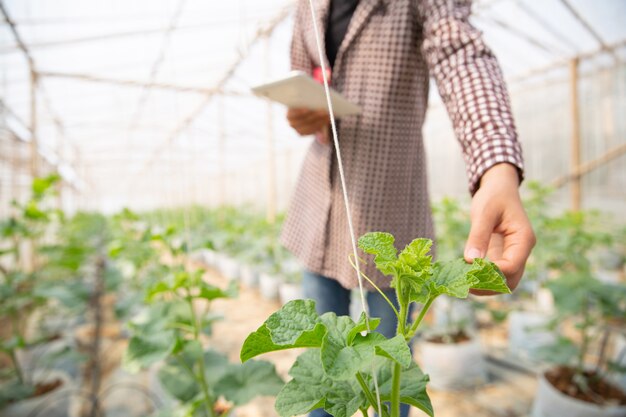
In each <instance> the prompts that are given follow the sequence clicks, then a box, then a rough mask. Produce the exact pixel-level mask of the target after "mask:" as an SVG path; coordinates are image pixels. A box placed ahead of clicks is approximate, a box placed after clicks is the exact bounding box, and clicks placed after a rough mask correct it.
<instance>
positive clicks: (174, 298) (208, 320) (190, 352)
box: [124, 230, 283, 417]
mask: <svg viewBox="0 0 626 417" xmlns="http://www.w3.org/2000/svg"><path fill="white" fill-rule="evenodd" d="M172 236H173V230H170V231H166V233H164V234H160V235H155V236H153V239H154V240H158V241H160V242H162V243H163V245H164V246H165V247H166V248H167V256H166V257H167V258H169V259H170V262H173V263H172V264H163V265H162V266H163V267H164V269H165V270H166V271H167V272H166V275H165V276H164V277H162V278H161V279H159V280H158V281H156V282H155V283H154V284H153V285H152V286H151V287H149V288H148V289H147V291H146V303H147V307H146V309H145V310H144V311H143V312H141V313H140V314H139V315H138V316H137V317H136V318H135V320H134V321H133V322H132V323H131V330H132V334H133V335H132V338H131V339H130V342H129V346H128V351H127V352H126V355H125V357H124V365H125V367H126V369H128V370H130V371H137V370H139V369H142V368H146V367H148V366H150V365H153V364H155V363H157V362H159V361H161V360H164V361H165V362H164V366H163V367H162V368H160V370H159V373H158V376H159V381H160V382H161V385H162V386H163V388H164V389H165V391H166V392H167V393H168V394H170V395H171V396H172V397H173V398H175V399H177V400H178V406H177V407H176V408H177V410H178V412H180V413H182V414H181V415H190V416H191V415H193V416H204V417H219V416H222V415H226V414H227V413H228V411H229V410H230V407H226V408H224V407H221V406H220V403H219V400H220V399H225V400H226V401H228V402H230V404H232V405H235V406H237V405H241V404H245V403H247V402H248V401H250V400H251V399H252V398H253V397H255V396H256V395H275V394H276V393H277V392H278V390H279V389H280V387H281V386H282V384H283V381H282V380H281V379H280V377H278V375H276V372H275V369H274V366H273V365H272V364H270V363H268V362H263V361H252V362H249V363H246V364H244V365H236V364H232V363H230V362H229V361H228V359H227V358H226V356H224V355H223V354H221V353H219V352H217V351H215V350H213V349H210V348H209V349H205V348H204V347H203V344H202V342H203V341H204V340H205V339H206V338H207V336H209V335H210V334H211V328H212V325H213V323H214V322H215V320H216V319H218V318H219V317H217V316H216V315H214V314H211V312H210V306H211V302H212V301H214V300H216V299H220V298H231V297H234V296H236V286H235V283H234V282H233V283H231V286H230V287H228V288H227V289H221V288H218V287H215V286H213V285H211V284H208V283H207V282H205V281H204V280H203V274H204V272H205V271H204V270H202V269H196V270H189V268H188V267H187V266H186V265H185V264H184V261H180V262H177V261H176V260H177V259H179V258H180V257H179V255H181V253H182V252H181V251H182V249H181V245H179V244H176V243H174V242H175V239H173V238H172ZM172 412H173V411H172V410H166V411H164V412H162V413H161V414H160V415H172V414H171V413H172Z"/></svg>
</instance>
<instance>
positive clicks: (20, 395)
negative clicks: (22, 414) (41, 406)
mask: <svg viewBox="0 0 626 417" xmlns="http://www.w3.org/2000/svg"><path fill="white" fill-rule="evenodd" d="M34 392H35V387H34V386H32V385H27V384H22V383H20V382H19V381H17V379H15V380H12V381H9V382H6V383H3V384H2V385H0V411H1V410H2V408H3V407H4V406H6V405H8V404H10V403H12V402H15V401H21V400H24V399H26V398H28V397H30V396H31V395H33V393H34Z"/></svg>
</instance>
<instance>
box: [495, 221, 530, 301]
mask: <svg viewBox="0 0 626 417" xmlns="http://www.w3.org/2000/svg"><path fill="white" fill-rule="evenodd" d="M535 242H536V238H535V234H534V233H533V231H532V229H531V227H530V225H520V227H518V228H516V229H514V230H513V231H512V232H510V233H508V234H505V235H504V247H503V251H502V256H501V258H500V259H492V261H493V262H495V264H496V265H498V267H499V268H500V270H501V271H502V273H503V274H504V275H505V276H506V277H507V283H508V284H509V288H511V290H514V289H515V288H516V287H517V285H518V284H519V282H520V280H521V278H522V275H523V274H524V266H525V265H526V260H527V259H528V256H530V251H531V250H532V248H533V247H534V246H535Z"/></svg>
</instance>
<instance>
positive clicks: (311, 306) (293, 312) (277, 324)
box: [265, 300, 319, 345]
mask: <svg viewBox="0 0 626 417" xmlns="http://www.w3.org/2000/svg"><path fill="white" fill-rule="evenodd" d="M317 323H319V316H318V315H317V313H316V312H315V302H314V301H312V300H294V301H290V302H289V303H287V304H285V305H284V306H283V308H281V309H280V310H278V311H277V312H276V313H274V314H272V315H271V316H270V317H269V318H268V319H267V320H266V321H265V326H266V327H267V329H268V330H269V331H270V334H271V335H272V341H273V342H274V343H276V344H277V345H288V344H293V343H294V342H295V341H296V340H297V339H298V338H299V337H300V336H301V335H302V333H303V332H307V331H311V330H312V329H313V328H314V327H315V326H316V325H317Z"/></svg>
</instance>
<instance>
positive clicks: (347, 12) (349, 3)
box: [325, 0, 359, 68]
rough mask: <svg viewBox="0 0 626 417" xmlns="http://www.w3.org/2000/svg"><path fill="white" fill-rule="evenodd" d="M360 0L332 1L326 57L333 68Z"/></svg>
mask: <svg viewBox="0 0 626 417" xmlns="http://www.w3.org/2000/svg"><path fill="white" fill-rule="evenodd" d="M358 4H359V0H331V2H330V9H329V10H328V20H327V22H326V42H325V46H326V56H327V57H328V62H329V63H330V67H331V68H332V67H333V66H334V65H335V59H336V58H337V52H338V51H339V46H340V45H341V41H343V38H344V37H345V36H346V32H347V31H348V25H349V24H350V19H352V15H353V14H354V11H355V10H356V6H357V5H358Z"/></svg>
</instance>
